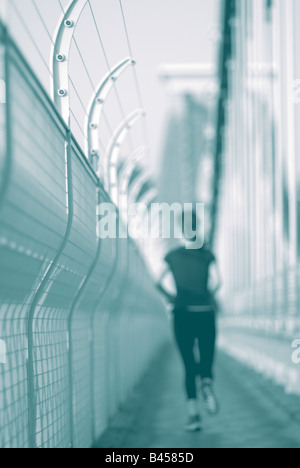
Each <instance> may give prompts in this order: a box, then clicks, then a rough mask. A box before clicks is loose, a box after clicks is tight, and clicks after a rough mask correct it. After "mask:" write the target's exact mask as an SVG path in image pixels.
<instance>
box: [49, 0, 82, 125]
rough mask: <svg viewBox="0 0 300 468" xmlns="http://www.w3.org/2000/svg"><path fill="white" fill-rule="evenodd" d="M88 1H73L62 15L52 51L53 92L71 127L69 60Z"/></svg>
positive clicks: (54, 98)
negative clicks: (75, 33)
mask: <svg viewBox="0 0 300 468" xmlns="http://www.w3.org/2000/svg"><path fill="white" fill-rule="evenodd" d="M87 2H88V0H71V2H70V3H69V6H68V7H67V9H66V12H65V14H62V16H61V19H60V21H59V23H58V27H57V30H56V32H55V34H54V38H53V45H52V49H51V56H50V57H51V63H50V67H51V70H52V75H53V76H52V77H51V92H52V97H53V100H54V102H55V104H56V106H57V108H58V110H59V111H60V113H61V115H62V117H63V119H64V120H65V122H66V124H67V125H68V126H70V95H69V58H70V49H71V44H72V39H73V35H74V32H75V29H76V26H77V24H78V21H79V19H80V16H81V14H82V12H83V9H84V7H85V5H86V4H87Z"/></svg>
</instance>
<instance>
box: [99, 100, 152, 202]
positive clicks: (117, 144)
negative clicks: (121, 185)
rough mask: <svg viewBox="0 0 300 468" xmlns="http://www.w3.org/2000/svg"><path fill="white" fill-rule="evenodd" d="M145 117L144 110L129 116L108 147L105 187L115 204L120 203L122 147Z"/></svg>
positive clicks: (136, 111)
mask: <svg viewBox="0 0 300 468" xmlns="http://www.w3.org/2000/svg"><path fill="white" fill-rule="evenodd" d="M144 116H145V111H144V110H143V109H137V110H135V111H134V112H132V114H130V115H128V116H127V117H126V118H125V119H124V120H123V122H121V124H120V125H119V127H118V128H117V129H116V131H115V132H114V134H113V136H112V139H111V141H110V143H109V145H108V150H107V156H106V161H105V166H104V168H103V170H104V174H105V178H104V186H105V188H106V190H107V191H108V192H109V194H110V197H111V199H112V201H113V202H114V203H116V204H117V203H118V192H119V190H118V168H117V165H118V161H119V156H120V151H121V145H122V143H123V141H124V140H125V138H126V136H127V135H128V133H129V131H130V130H131V128H132V126H133V125H134V124H135V123H136V122H137V121H138V120H139V119H140V118H141V117H144ZM100 172H101V169H100V168H99V173H98V176H99V178H100V176H101V174H100Z"/></svg>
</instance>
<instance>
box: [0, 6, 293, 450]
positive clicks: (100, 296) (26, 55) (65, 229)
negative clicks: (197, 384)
mask: <svg viewBox="0 0 300 468" xmlns="http://www.w3.org/2000/svg"><path fill="white" fill-rule="evenodd" d="M0 11H1V35H0V106H1V107H0V112H1V115H0V132H1V139H0V278H1V281H0V283H1V284H0V324H1V328H0V339H1V346H2V352H0V357H1V356H3V357H2V358H1V362H2V361H3V363H2V364H0V376H1V383H0V416H1V424H0V426H1V429H0V444H1V446H2V447H28V446H32V447H60V446H61V447H64V446H72V447H78V446H80V447H81V446H87V447H90V446H92V445H93V444H95V442H96V441H97V440H99V438H100V436H103V434H104V439H102V442H100V443H101V444H102V446H110V447H117V446H118V445H116V444H118V443H119V444H121V445H122V444H123V445H122V446H126V447H136V446H143V445H142V444H145V443H146V442H145V440H144V439H143V438H142V436H141V435H140V434H139V435H138V434H137V433H133V434H132V433H130V430H129V429H128V428H129V427H130V423H129V420H128V419H126V417H125V416H124V415H123V416H122V417H123V418H125V422H124V421H123V426H124V428H126V431H127V432H126V434H125V432H124V434H123V436H122V437H123V439H122V440H121V439H119V438H118V437H119V436H118V431H117V429H114V425H113V424H111V421H112V418H114V417H115V415H116V414H118V413H117V411H118V410H119V408H120V407H122V405H123V404H124V402H126V401H128V396H129V395H131V394H132V389H133V388H135V386H136V384H137V383H138V382H141V381H142V380H141V378H142V376H143V375H144V374H145V372H147V371H149V369H151V363H152V362H153V359H157V356H160V359H159V364H156V366H155V369H156V372H158V371H159V372H160V374H159V377H158V376H157V375H158V374H155V372H154V374H153V375H152V374H151V372H153V371H149V372H150V377H151V376H152V377H153V376H154V377H153V379H154V378H155V379H159V382H161V383H162V388H161V390H160V391H159V392H158V393H159V395H156V393H155V391H153V396H152V397H149V396H148V394H149V395H150V394H152V390H151V388H152V387H151V383H149V384H148V385H150V387H148V388H144V387H143V386H142V387H141V390H140V392H141V395H142V396H141V398H142V399H143V400H144V399H148V398H150V399H151V398H152V399H153V401H152V400H151V401H152V403H153V405H154V407H156V408H157V411H152V412H151V411H150V413H151V414H150V413H149V409H148V413H147V412H146V413H145V415H144V418H145V420H148V421H149V420H151V421H152V424H150V425H149V428H148V429H147V430H146V429H145V427H143V428H142V429H141V430H140V431H139V430H138V431H137V432H139V433H142V434H144V433H147V438H148V440H149V442H148V444H150V445H147V446H153V447H157V446H159V447H167V446H169V447H180V446H183V445H180V444H182V443H183V444H185V445H184V446H186V447H202V446H214V447H221V446H230V447H258V446H262V445H264V446H267V447H273V446H277V447H278V446H286V447H296V446H297V447H299V444H300V441H299V436H298V435H296V433H297V431H298V434H299V424H300V414H299V394H300V390H299V389H300V368H299V359H298V354H299V353H298V354H297V346H299V344H300V343H299V339H300V314H299V300H300V299H299V281H300V276H299V255H300V243H299V239H300V208H299V207H300V204H299V201H300V195H299V180H300V172H299V169H300V166H299V164H298V157H297V154H298V152H299V145H300V137H299V133H298V131H297V129H298V124H299V123H300V122H299V119H300V107H299V105H300V98H299V96H300V95H299V83H300V81H299V80H300V60H299V57H298V53H297V51H298V45H299V44H300V36H299V35H300V33H299V32H298V27H297V26H298V25H297V18H298V17H299V15H300V3H299V1H298V0H213V1H210V2H206V1H204V0H160V1H158V0H152V1H151V2H150V0H123V1H122V2H121V1H119V0H90V1H83V0H75V1H74V2H69V1H67V0H9V1H5V0H1V10H0ZM67 21H69V23H67ZM126 60H127V64H125V68H124V69H122V70H121V72H120V74H119V71H118V70H117V69H116V66H117V65H118V64H120V63H121V62H122V61H123V62H124V61H126ZM104 77H106V78H104ZM105 79H106V82H107V83H108V87H107V88H106V89H107V92H106V91H105V89H104V88H103V86H104V84H105V83H106V82H105ZM103 80H104V81H103ZM103 83H104V84H103ZM107 83H106V84H105V86H106V85H107ZM101 86H102V88H101ZM103 90H104V91H103ZM93 106H94V107H93ZM95 108H96V111H95ZM137 109H138V111H137V113H138V114H136V115H134V114H133V113H134V112H136V110H137ZM141 109H142V111H141ZM95 118H97V119H98V121H97V122H96V121H95V120H93V119H95ZM116 194H117V195H116ZM120 194H126V195H127V196H128V200H129V201H131V202H143V203H145V204H147V205H148V206H151V203H154V202H166V203H168V204H172V203H175V202H179V203H181V204H184V203H193V204H195V203H204V204H205V236H206V242H207V243H208V244H209V245H210V246H211V248H212V249H213V250H214V252H215V254H216V256H217V258H218V261H219V264H220V269H221V273H222V279H223V287H222V291H221V294H220V297H219V302H220V311H221V312H220V317H219V328H220V333H219V349H220V358H219V360H218V368H219V375H220V378H219V383H218V386H219V393H220V397H222V395H223V400H224V411H223V413H222V414H221V415H220V417H219V419H218V420H215V422H209V423H207V424H208V426H207V432H206V435H204V436H202V438H201V437H198V438H197V439H196V438H190V439H188V438H187V437H186V438H185V439H182V437H181V435H180V429H179V428H177V424H178V422H176V421H175V420H174V416H172V414H173V412H172V410H173V409H174V407H175V408H176V407H178V408H179V409H178V411H179V418H178V419H179V420H180V417H181V416H180V415H181V413H180V412H181V411H182V412H183V409H182V407H181V406H180V405H181V403H179V401H181V400H180V388H179V392H177V386H176V384H175V382H177V379H180V374H179V372H180V367H179V365H178V366H177V365H176V363H177V361H176V358H175V357H174V355H173V351H172V350H171V351H170V348H169V346H168V343H169V341H170V333H169V324H168V321H167V315H166V313H165V308H166V307H165V304H164V303H163V302H162V301H161V298H160V297H159V295H158V294H157V292H156V291H155V288H154V282H155V281H157V280H158V278H159V277H160V275H161V273H162V271H163V269H164V266H165V265H164V261H163V259H164V257H165V255H166V254H167V253H168V252H169V251H170V249H171V248H172V246H173V242H172V240H168V239H164V240H160V239H146V240H145V239H142V240H139V241H137V242H133V241H131V240H126V239H115V240H109V239H107V240H105V241H103V242H101V241H100V240H99V238H98V237H97V231H96V227H97V211H96V206H97V204H99V202H100V203H101V202H104V201H106V202H109V201H110V200H111V199H112V200H113V201H114V202H115V203H116V204H117V207H118V216H119V217H120V218H121V219H123V216H124V212H123V209H125V210H126V207H125V208H124V207H122V206H121V205H119V198H118V195H120ZM115 196H116V198H115ZM143 222H144V218H143V217H142V215H140V223H143ZM162 350H163V351H162ZM238 375H239V376H240V378H239V379H238V378H237V376H238ZM150 377H149V379H150V380H149V382H151V378H150ZM153 379H152V380H153ZM241 381H243V383H241ZM143 392H144V393H143ZM147 392H148V393H147ZM146 394H147V396H145V395H146ZM168 396H169V398H168ZM136 398H138V396H136ZM220 399H221V398H220ZM168 400H169V401H168ZM149 404H150V403H149ZM136 407H138V403H137V402H136V403H135V406H134V408H136ZM152 408H153V406H152ZM128 411H129V410H127V413H128ZM134 411H135V410H134V409H132V410H131V411H129V412H130V414H134ZM233 411H235V413H236V414H237V416H234V417H233V415H232V413H233ZM125 413H126V411H125ZM127 416H128V415H127ZM147 418H148V419H147ZM222 428H223V429H224V428H226V431H223V430H222ZM170 432H172V433H173V435H172V434H171V435H170ZM223 432H227V434H226V437H225V436H224V435H223ZM128 434H129V435H128ZM166 434H167V435H166ZM103 444H104V445H103ZM139 444H140V445H139ZM151 444H153V445H151Z"/></svg>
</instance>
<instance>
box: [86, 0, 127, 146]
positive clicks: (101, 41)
mask: <svg viewBox="0 0 300 468" xmlns="http://www.w3.org/2000/svg"><path fill="white" fill-rule="evenodd" d="M88 5H89V8H90V12H91V15H92V19H93V22H94V25H95V29H96V32H97V36H98V39H99V43H100V47H101V49H102V52H103V55H104V59H105V62H106V66H107V70H108V72H110V70H111V63H110V61H109V58H108V54H107V52H106V50H105V47H104V42H103V40H102V36H101V33H100V29H99V26H98V23H97V21H96V16H95V13H94V10H93V7H92V4H91V1H90V0H88ZM131 58H133V57H132V55H131ZM113 88H114V92H115V95H116V98H117V102H118V106H119V108H120V111H121V115H122V118H123V119H124V120H125V119H126V113H125V110H124V107H123V104H122V101H121V98H120V94H119V92H118V89H117V86H116V83H115V82H114V83H113ZM129 139H130V145H131V149H132V151H133V141H132V135H131V134H129Z"/></svg>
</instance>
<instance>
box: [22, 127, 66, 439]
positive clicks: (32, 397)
mask: <svg viewBox="0 0 300 468" xmlns="http://www.w3.org/2000/svg"><path fill="white" fill-rule="evenodd" d="M71 146H72V144H71V133H70V131H67V135H66V145H65V151H66V154H65V159H66V180H67V197H68V198H67V203H68V210H67V225H66V231H65V234H64V238H63V239H62V241H61V244H60V246H59V248H58V251H57V252H56V256H55V258H54V259H53V261H52V262H51V264H50V265H49V268H48V270H47V272H46V274H45V276H44V278H43V280H42V282H41V283H40V285H39V288H38V289H37V291H36V294H35V296H34V300H33V302H32V304H31V307H30V310H29V316H28V331H27V335H28V387H29V388H28V396H29V431H30V447H31V448H36V404H37V402H36V388H35V383H36V379H35V373H34V336H33V334H34V314H35V311H36V308H37V306H38V304H39V301H40V299H41V297H42V294H43V292H44V291H45V288H46V286H47V284H48V282H49V280H50V278H51V276H52V274H53V272H54V270H55V268H56V266H57V264H58V261H59V258H60V257H61V255H62V252H63V251H64V249H65V247H66V245H67V242H68V240H69V237H70V233H71V229H72V225H73V183H72V154H71V151H72V150H71Z"/></svg>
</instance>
